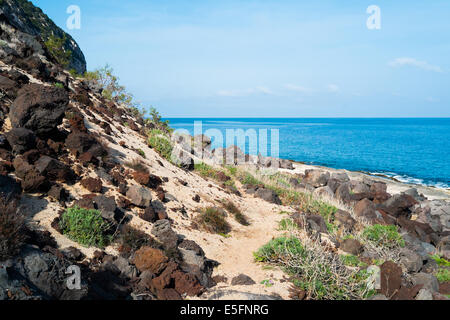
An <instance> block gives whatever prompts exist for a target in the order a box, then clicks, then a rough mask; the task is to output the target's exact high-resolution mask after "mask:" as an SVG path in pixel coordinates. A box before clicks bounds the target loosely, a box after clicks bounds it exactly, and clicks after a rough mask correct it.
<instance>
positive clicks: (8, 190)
mask: <svg viewBox="0 0 450 320" xmlns="http://www.w3.org/2000/svg"><path fill="white" fill-rule="evenodd" d="M21 193H22V188H21V187H20V184H19V183H17V181H16V180H14V179H13V178H11V177H10V176H4V175H0V199H6V200H8V199H13V198H17V197H19V196H20V194H21Z"/></svg>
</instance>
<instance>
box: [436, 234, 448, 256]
mask: <svg viewBox="0 0 450 320" xmlns="http://www.w3.org/2000/svg"><path fill="white" fill-rule="evenodd" d="M436 249H437V252H438V253H439V254H440V255H441V256H442V257H444V259H446V260H448V261H450V235H449V236H446V237H443V238H441V240H440V241H439V243H438V245H437V247H436Z"/></svg>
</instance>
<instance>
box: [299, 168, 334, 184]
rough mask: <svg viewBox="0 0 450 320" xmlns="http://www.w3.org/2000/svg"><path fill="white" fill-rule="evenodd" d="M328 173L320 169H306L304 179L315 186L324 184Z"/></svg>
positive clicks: (327, 178) (328, 176) (326, 181)
mask: <svg viewBox="0 0 450 320" xmlns="http://www.w3.org/2000/svg"><path fill="white" fill-rule="evenodd" d="M329 179H330V173H329V172H325V171H322V170H306V171H305V178H304V181H305V182H306V183H309V184H310V185H312V186H313V187H315V188H319V187H323V186H326V185H327V183H328V180H329Z"/></svg>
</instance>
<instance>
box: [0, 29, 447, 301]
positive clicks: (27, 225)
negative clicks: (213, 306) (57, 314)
mask: <svg viewBox="0 0 450 320" xmlns="http://www.w3.org/2000/svg"><path fill="white" fill-rule="evenodd" d="M0 28H1V30H2V32H1V34H0V36H1V38H2V40H3V41H4V43H3V45H2V47H1V51H0V53H2V54H0V300H3V299H11V300H13V299H136V300H147V299H149V300H150V299H182V298H187V297H188V298H189V299H250V300H251V299H290V298H291V299H292V298H295V299H308V298H315V297H316V296H314V295H313V292H312V291H313V290H310V291H308V290H305V288H306V287H308V286H303V287H301V286H300V287H299V286H294V287H293V286H292V283H294V284H295V283H296V282H295V280H298V278H299V277H301V276H302V275H301V274H295V272H294V274H292V273H286V272H284V271H283V270H282V269H281V268H279V267H280V263H279V262H280V261H281V260H280V261H265V262H267V263H270V265H267V264H261V263H256V262H255V256H254V252H256V251H258V250H259V249H260V248H261V247H262V246H264V245H265V244H267V243H268V242H270V241H271V240H272V239H274V238H277V239H279V238H280V237H285V236H286V233H287V232H289V233H290V234H291V235H293V236H295V237H297V238H298V239H300V240H301V241H302V244H303V245H304V248H305V249H308V248H310V249H311V250H313V249H314V250H315V251H314V252H315V253H317V252H318V253H319V255H320V256H327V257H332V259H331V260H329V261H330V263H332V264H336V265H337V267H338V268H339V270H340V272H341V273H342V274H344V275H348V274H351V273H349V272H353V271H352V270H354V269H358V268H360V269H361V270H363V271H364V270H367V269H370V270H372V271H373V276H372V277H371V278H370V279H364V283H363V285H364V287H366V280H367V286H371V287H372V289H373V290H374V291H375V293H377V294H378V295H375V297H376V298H377V299H388V298H389V299H446V296H445V294H448V293H449V292H448V290H449V285H448V281H444V282H442V281H441V283H439V282H438V280H437V278H436V273H437V271H438V270H448V269H443V268H442V267H441V266H439V265H438V263H437V262H436V260H435V259H433V258H431V257H430V255H433V254H439V255H440V258H441V259H443V260H445V259H446V260H448V259H449V258H450V257H449V254H450V241H449V232H450V221H449V219H450V204H449V202H448V201H447V200H445V199H444V200H442V199H441V200H437V199H433V200H429V199H427V198H426V197H425V196H424V195H421V194H418V193H417V192H416V190H414V189H412V190H407V191H405V192H396V193H392V194H391V193H388V188H387V185H386V183H384V182H382V181H378V180H374V179H370V178H367V177H366V178H364V179H354V178H353V177H352V176H351V175H347V174H346V173H343V172H329V171H328V170H325V169H320V170H306V171H305V170H300V171H299V170H297V169H298V168H297V167H296V166H294V165H293V164H292V163H291V162H289V161H285V160H279V159H272V158H263V157H251V156H248V155H244V154H243V153H242V151H240V150H239V149H238V148H230V149H228V150H223V149H220V150H210V141H209V140H208V139H207V138H206V137H200V139H197V140H194V141H193V140H192V138H191V137H185V136H183V137H180V136H175V137H173V139H172V141H171V142H170V143H171V144H172V147H173V150H174V151H175V152H173V154H175V155H176V156H175V158H172V159H168V158H166V157H163V156H161V155H160V154H163V155H164V153H163V152H161V150H159V149H158V145H154V144H152V143H150V145H151V146H152V147H149V141H148V140H149V139H148V135H149V132H153V131H154V129H155V127H158V125H159V124H158V123H152V122H148V121H144V119H142V117H140V116H139V115H136V113H135V112H133V110H131V109H128V108H126V107H124V106H123V105H120V104H118V103H116V102H114V101H112V100H108V99H106V98H105V97H103V95H102V94H101V88H100V89H99V88H98V86H96V85H95V83H92V82H91V81H87V80H85V79H83V78H74V77H72V76H71V75H70V74H69V73H68V72H67V71H64V70H63V68H62V67H61V66H58V65H56V64H55V63H54V61H53V60H52V59H51V58H50V57H49V56H48V52H46V50H45V48H44V47H43V46H42V42H41V41H39V40H36V38H35V37H34V35H33V33H27V32H26V31H27V30H25V29H21V30H19V29H18V27H16V26H14V25H11V24H10V23H7V22H5V21H3V22H2V23H0ZM197 138H198V137H197ZM198 141H200V142H201V143H198ZM191 142H194V143H193V144H192V143H191ZM199 149H200V151H202V152H203V153H204V155H205V158H204V159H203V161H204V162H205V163H206V164H203V165H201V166H199V165H197V166H195V167H194V159H195V158H196V156H195V155H194V154H195V153H196V151H198V150H199ZM158 150H159V152H157V151H158ZM227 151H230V154H231V155H232V157H233V159H234V160H235V161H236V166H232V167H224V166H221V164H220V163H221V161H222V160H223V157H224V155H226V154H227ZM242 160H247V164H246V165H240V164H239V162H240V161H242ZM274 163H276V164H277V166H278V167H281V169H279V170H277V171H275V172H274V171H267V168H268V167H270V166H271V165H273V164H274ZM74 207H79V208H84V209H89V210H94V211H95V212H98V213H99V214H100V215H101V218H100V219H101V221H102V223H105V225H107V226H108V227H107V229H105V230H102V232H104V233H105V234H106V236H107V239H109V241H108V242H105V245H104V246H102V245H97V246H93V245H90V246H89V245H85V246H83V245H81V244H80V242H81V241H90V240H92V239H79V238H78V240H79V241H74V237H72V236H71V234H70V233H68V232H67V231H65V229H64V226H65V220H64V219H65V215H66V213H67V212H68V210H70V208H74ZM315 209H317V211H315ZM324 209H325V210H329V209H330V211H326V213H329V214H327V215H325V214H324V212H325V211H323V210H324ZM208 210H209V211H208ZM330 212H331V213H330ZM207 213H210V214H211V217H210V218H211V220H214V221H216V222H217V223H216V224H213V225H211V224H210V223H208V221H210V220H208V219H205V217H208V216H206V214H207ZM287 219H290V220H292V225H293V226H294V228H292V229H289V230H287V228H281V227H280V226H281V224H280V222H281V223H282V222H283V221H284V222H285V223H286V221H287ZM372 225H383V226H385V225H393V226H396V227H397V228H398V230H399V232H400V233H399V234H400V235H401V239H403V242H404V243H403V242H402V243H403V246H397V245H393V246H392V248H391V247H389V248H386V249H380V248H379V247H378V246H377V245H374V244H373V242H371V241H369V240H370V239H367V238H364V237H363V235H364V230H365V228H367V227H368V226H372ZM94 236H98V235H94ZM75 240H77V239H75ZM102 240H104V239H102ZM396 241H398V242H399V243H400V241H399V239H396ZM388 245H391V244H389V243H388ZM100 247H101V248H100ZM308 250H309V249H308ZM348 253H351V254H352V255H353V256H355V257H357V259H359V260H361V262H364V265H363V264H361V265H358V266H357V267H355V266H353V267H348V266H346V265H344V264H342V263H340V262H339V259H338V258H339V256H341V255H343V254H348ZM336 257H337V258H336ZM336 261H337V262H336ZM377 262H378V263H377ZM70 266H78V267H79V268H80V270H81V284H80V288H79V289H72V290H71V289H69V287H68V286H67V282H66V280H67V277H68V275H67V274H66V271H67V269H68V268H69V267H70ZM344 269H345V270H344ZM317 271H318V272H319V271H320V270H317ZM358 271H359V269H358ZM291 282H292V283H291ZM312 282H313V281H311V283H312ZM358 285H361V284H358ZM299 288H303V289H299ZM308 288H309V289H310V287H308ZM325 297H327V298H336V297H328V296H325ZM351 297H353V296H351Z"/></svg>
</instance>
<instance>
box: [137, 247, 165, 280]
mask: <svg viewBox="0 0 450 320" xmlns="http://www.w3.org/2000/svg"><path fill="white" fill-rule="evenodd" d="M168 261H169V259H168V258H167V257H166V256H165V255H164V253H163V252H162V251H161V250H158V249H154V248H151V247H142V248H140V249H139V250H138V251H136V253H135V255H134V259H133V263H134V265H135V266H136V268H137V269H138V270H139V271H141V272H144V271H150V272H152V273H153V274H159V273H161V271H163V270H164V268H165V267H166V266H167V262H168Z"/></svg>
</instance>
